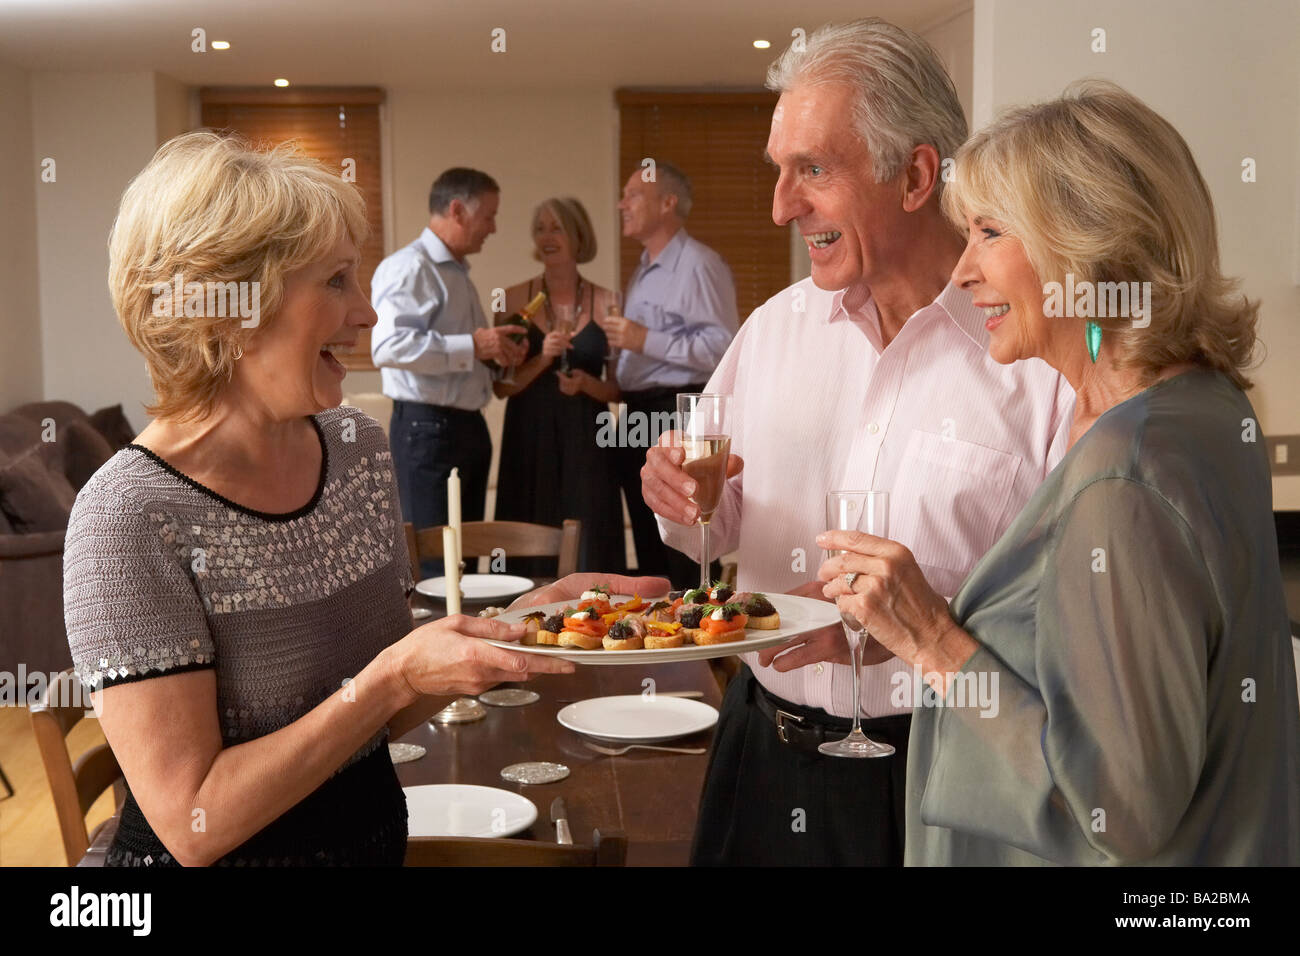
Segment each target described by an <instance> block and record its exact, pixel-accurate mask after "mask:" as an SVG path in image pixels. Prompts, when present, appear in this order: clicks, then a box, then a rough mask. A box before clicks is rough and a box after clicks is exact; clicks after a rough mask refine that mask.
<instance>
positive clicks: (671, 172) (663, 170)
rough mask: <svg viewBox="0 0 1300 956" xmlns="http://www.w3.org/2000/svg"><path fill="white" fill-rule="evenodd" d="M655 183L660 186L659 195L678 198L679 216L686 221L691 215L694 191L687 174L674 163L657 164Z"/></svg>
mask: <svg viewBox="0 0 1300 956" xmlns="http://www.w3.org/2000/svg"><path fill="white" fill-rule="evenodd" d="M655 182H656V183H658V184H659V194H660V195H661V196H662V195H665V194H666V195H669V196H676V197H677V215H678V216H680V217H681V218H682V219H685V218H686V217H687V216H689V215H690V214H691V202H692V201H693V199H694V195H695V193H694V190H693V189H692V188H691V181H690V179H689V178H687V176H686V174H685V173H684V172H682V171H681V170H680V169H678V168H677V167H676V166H674V165H673V164H672V163H659V162H656V163H655Z"/></svg>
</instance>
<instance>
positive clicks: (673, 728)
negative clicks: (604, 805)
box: [555, 694, 718, 744]
mask: <svg viewBox="0 0 1300 956" xmlns="http://www.w3.org/2000/svg"><path fill="white" fill-rule="evenodd" d="M555 719H556V720H558V721H559V722H560V723H561V724H563V725H564V726H565V727H568V728H569V729H570V730H573V731H576V732H577V733H580V734H584V735H585V736H587V737H595V738H596V739H597V740H608V741H610V742H612V743H634V742H635V743H643V744H652V743H658V742H660V741H664V740H675V739H677V738H678V737H688V736H690V735H691V734H696V733H699V732H700V731H701V730H708V729H709V728H710V727H712V726H713V725H714V724H716V723H717V722H718V711H717V709H716V708H713V707H710V706H709V705H708V704H705V703H703V702H701V701H698V700H687V699H685V698H682V697H662V696H660V695H658V694H653V695H648V694H626V695H623V696H620V697H593V698H592V699H591V700H580V701H578V702H577V703H574V704H570V705H569V706H568V707H565V708H564V709H563V710H561V711H560V712H559V713H558V714H556V715H555Z"/></svg>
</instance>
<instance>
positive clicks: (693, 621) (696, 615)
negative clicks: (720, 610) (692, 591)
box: [681, 604, 713, 627]
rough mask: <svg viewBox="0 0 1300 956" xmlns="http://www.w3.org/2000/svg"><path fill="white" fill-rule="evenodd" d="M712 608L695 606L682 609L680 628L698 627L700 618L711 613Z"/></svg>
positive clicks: (701, 605) (700, 605)
mask: <svg viewBox="0 0 1300 956" xmlns="http://www.w3.org/2000/svg"><path fill="white" fill-rule="evenodd" d="M712 611H713V608H712V607H710V606H708V605H703V604H697V605H695V606H694V607H683V608H682V617H681V621H682V627H699V626H700V618H702V617H703V616H704V615H705V614H706V613H712Z"/></svg>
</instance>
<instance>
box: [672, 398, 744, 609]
mask: <svg viewBox="0 0 1300 956" xmlns="http://www.w3.org/2000/svg"><path fill="white" fill-rule="evenodd" d="M677 421H678V426H679V427H678V435H679V436H680V439H679V440H680V441H681V444H682V448H683V450H684V451H685V452H686V458H685V461H684V463H683V465H682V469H683V470H684V471H685V472H686V474H688V475H690V476H691V478H692V479H693V480H694V481H695V494H693V495H691V500H692V501H693V502H695V505H696V507H698V508H699V509H700V517H699V519H698V521H699V525H700V587H701V588H704V589H706V590H707V589H708V587H709V561H710V558H711V557H712V556H711V555H710V554H709V521H710V520H712V518H713V512H714V511H716V510H717V509H718V503H719V502H720V501H721V500H722V489H723V488H724V487H725V485H726V483H727V458H728V457H729V456H730V454H731V396H730V395H699V394H682V395H678V396H677Z"/></svg>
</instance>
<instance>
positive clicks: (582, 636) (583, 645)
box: [559, 602, 609, 651]
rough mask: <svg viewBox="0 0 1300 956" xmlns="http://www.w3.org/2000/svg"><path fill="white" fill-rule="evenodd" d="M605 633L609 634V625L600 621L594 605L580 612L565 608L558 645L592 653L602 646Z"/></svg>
mask: <svg viewBox="0 0 1300 956" xmlns="http://www.w3.org/2000/svg"><path fill="white" fill-rule="evenodd" d="M607 603H608V602H607ZM607 633H609V625H608V624H606V623H605V622H604V621H603V620H601V615H600V612H599V611H598V610H597V609H596V607H595V606H594V604H593V605H588V606H587V607H585V608H583V609H582V610H580V611H573V610H571V609H568V608H566V609H565V613H564V630H562V631H561V632H560V640H559V645H560V647H577V648H580V649H582V650H584V651H594V650H595V649H596V648H598V647H601V646H602V644H603V642H604V639H605V635H606V634H607Z"/></svg>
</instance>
